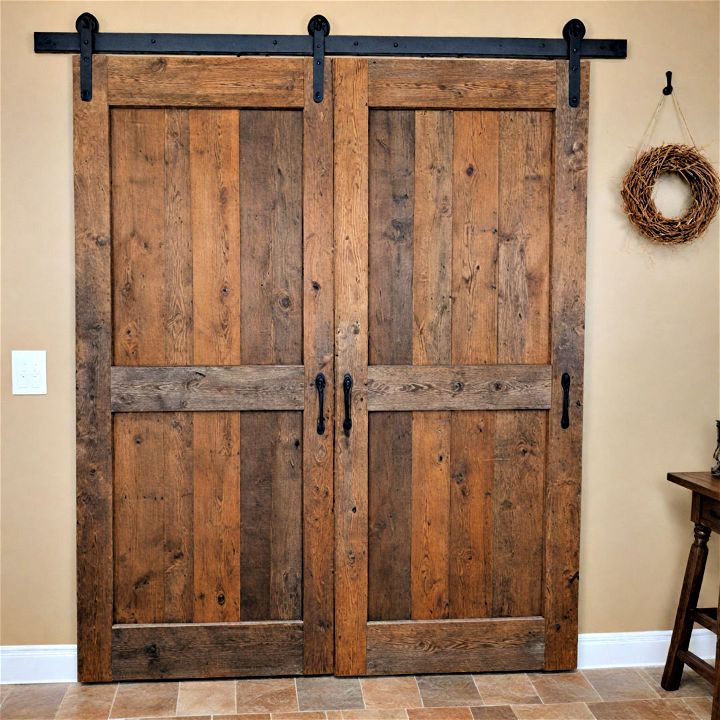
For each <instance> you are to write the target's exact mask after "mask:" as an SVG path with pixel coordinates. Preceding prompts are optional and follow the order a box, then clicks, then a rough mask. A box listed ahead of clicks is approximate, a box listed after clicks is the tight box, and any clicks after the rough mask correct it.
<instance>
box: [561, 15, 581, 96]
mask: <svg viewBox="0 0 720 720" xmlns="http://www.w3.org/2000/svg"><path fill="white" fill-rule="evenodd" d="M563 37H564V38H565V42H566V43H567V51H568V103H569V105H570V107H578V105H580V58H581V56H582V40H583V38H584V37H585V25H584V24H583V22H582V21H581V20H578V19H577V18H574V19H572V20H569V21H568V22H566V23H565V27H564V28H563Z"/></svg>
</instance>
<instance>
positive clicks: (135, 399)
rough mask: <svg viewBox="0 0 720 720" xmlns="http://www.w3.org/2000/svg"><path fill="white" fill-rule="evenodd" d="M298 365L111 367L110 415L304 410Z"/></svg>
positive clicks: (299, 367) (300, 366)
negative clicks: (111, 412) (127, 413)
mask: <svg viewBox="0 0 720 720" xmlns="http://www.w3.org/2000/svg"><path fill="white" fill-rule="evenodd" d="M303 391H304V389H303V367H302V365H235V366H213V365H193V366H189V367H178V366H164V367H125V366H114V367H113V368H112V372H111V394H112V410H113V412H159V411H165V412H173V411H179V410H186V411H199V410H200V411H202V410H205V411H212V410H215V411H219V410H226V411H231V410H233V411H239V410H302V409H303Z"/></svg>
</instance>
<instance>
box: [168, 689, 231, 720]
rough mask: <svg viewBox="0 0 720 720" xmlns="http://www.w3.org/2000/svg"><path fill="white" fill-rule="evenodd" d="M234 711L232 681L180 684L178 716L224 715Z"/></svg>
mask: <svg viewBox="0 0 720 720" xmlns="http://www.w3.org/2000/svg"><path fill="white" fill-rule="evenodd" d="M236 711H237V707H236V706H235V681H234V680H207V681H199V682H181V683H180V690H179V692H178V698H177V713H178V715H188V716H192V715H226V714H230V713H234V712H236Z"/></svg>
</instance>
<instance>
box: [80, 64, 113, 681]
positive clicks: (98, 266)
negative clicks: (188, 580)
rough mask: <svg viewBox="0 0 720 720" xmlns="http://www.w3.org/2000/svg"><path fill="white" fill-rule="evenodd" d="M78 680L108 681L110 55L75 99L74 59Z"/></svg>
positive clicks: (110, 563) (110, 574) (110, 565)
mask: <svg viewBox="0 0 720 720" xmlns="http://www.w3.org/2000/svg"><path fill="white" fill-rule="evenodd" d="M73 160H74V188H75V319H76V331H75V332H76V335H75V351H76V361H75V362H76V365H75V368H76V395H75V398H76V426H75V433H76V434H75V437H76V453H77V464H76V482H77V488H76V506H77V639H78V679H79V680H80V681H81V682H107V681H109V680H112V668H111V648H112V635H111V626H112V621H113V560H112V558H113V527H112V524H113V508H112V501H113V466H112V434H113V431H112V415H111V410H110V366H111V364H112V279H111V246H110V237H111V221H110V216H111V212H110V188H111V185H110V115H109V109H108V102H107V58H106V57H98V58H96V60H95V63H94V66H93V99H92V101H90V102H83V101H81V100H80V75H79V58H73Z"/></svg>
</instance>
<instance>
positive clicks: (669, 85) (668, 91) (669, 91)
mask: <svg viewBox="0 0 720 720" xmlns="http://www.w3.org/2000/svg"><path fill="white" fill-rule="evenodd" d="M665 77H666V78H667V85H665V87H664V88H663V95H672V91H673V86H672V70H668V71H667V72H666V73H665Z"/></svg>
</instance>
